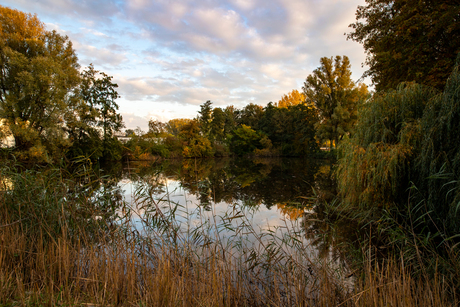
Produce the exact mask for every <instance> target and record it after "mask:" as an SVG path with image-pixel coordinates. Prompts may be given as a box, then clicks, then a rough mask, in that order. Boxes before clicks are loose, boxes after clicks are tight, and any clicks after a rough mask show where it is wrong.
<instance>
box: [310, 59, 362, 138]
mask: <svg viewBox="0 0 460 307" xmlns="http://www.w3.org/2000/svg"><path fill="white" fill-rule="evenodd" d="M320 62H321V66H320V67H319V68H317V69H315V70H314V71H313V74H311V75H309V76H308V77H307V79H306V81H305V83H304V86H303V92H304V95H305V97H306V100H307V101H308V102H312V103H313V104H314V106H315V107H316V108H317V109H318V112H319V117H320V121H319V122H318V124H317V136H318V137H319V139H321V140H330V141H331V143H332V141H334V142H335V145H336V146H337V144H338V143H339V141H340V140H341V139H342V138H343V137H344V136H345V135H346V134H348V133H349V132H350V130H351V127H352V126H353V124H354V123H355V122H356V118H357V117H356V114H357V106H358V102H359V100H360V99H365V98H366V97H367V95H368V92H367V87H366V86H365V85H364V84H360V85H359V86H356V85H355V83H354V82H353V81H352V80H351V71H350V61H349V59H348V57H347V56H343V58H342V57H340V56H336V57H335V59H333V58H332V57H331V58H328V57H323V58H321V60H320Z"/></svg>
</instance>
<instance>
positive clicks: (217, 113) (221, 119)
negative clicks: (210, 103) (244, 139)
mask: <svg viewBox="0 0 460 307" xmlns="http://www.w3.org/2000/svg"><path fill="white" fill-rule="evenodd" d="M225 120H226V118H225V113H224V111H223V110H222V109H221V108H214V109H213V110H212V120H211V124H210V135H211V137H212V138H213V139H214V140H216V141H219V142H221V141H223V140H224V138H225Z"/></svg>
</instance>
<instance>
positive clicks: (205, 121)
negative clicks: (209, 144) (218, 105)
mask: <svg viewBox="0 0 460 307" xmlns="http://www.w3.org/2000/svg"><path fill="white" fill-rule="evenodd" d="M211 105H212V102H211V101H210V100H208V101H206V102H205V103H203V104H202V105H200V111H198V113H200V115H199V116H198V119H199V122H200V124H201V131H202V132H203V133H204V135H205V136H209V133H210V132H211V119H212V107H211Z"/></svg>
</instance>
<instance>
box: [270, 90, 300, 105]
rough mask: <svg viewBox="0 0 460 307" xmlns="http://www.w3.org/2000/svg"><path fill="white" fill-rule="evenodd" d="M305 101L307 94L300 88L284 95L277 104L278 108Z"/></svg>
mask: <svg viewBox="0 0 460 307" xmlns="http://www.w3.org/2000/svg"><path fill="white" fill-rule="evenodd" d="M304 102H305V94H304V93H299V91H298V90H292V92H290V93H289V94H287V95H283V97H281V99H280V100H279V101H278V103H276V104H275V106H276V107H278V108H287V107H289V106H295V105H298V104H302V103H304Z"/></svg>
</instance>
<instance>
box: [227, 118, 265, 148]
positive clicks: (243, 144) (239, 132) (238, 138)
mask: <svg viewBox="0 0 460 307" xmlns="http://www.w3.org/2000/svg"><path fill="white" fill-rule="evenodd" d="M262 137H263V136H262V134H261V133H258V132H256V131H255V130H254V129H251V127H249V126H246V125H244V124H243V125H241V126H240V127H239V128H238V129H236V130H234V131H233V133H232V135H231V136H230V139H229V143H230V150H231V151H232V152H234V153H235V154H237V155H247V154H251V153H252V152H253V151H254V150H255V149H261V148H262V145H261V144H260V140H261V139H262Z"/></svg>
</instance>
